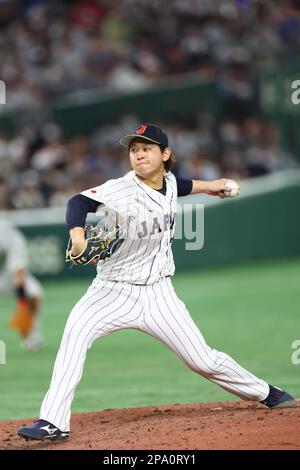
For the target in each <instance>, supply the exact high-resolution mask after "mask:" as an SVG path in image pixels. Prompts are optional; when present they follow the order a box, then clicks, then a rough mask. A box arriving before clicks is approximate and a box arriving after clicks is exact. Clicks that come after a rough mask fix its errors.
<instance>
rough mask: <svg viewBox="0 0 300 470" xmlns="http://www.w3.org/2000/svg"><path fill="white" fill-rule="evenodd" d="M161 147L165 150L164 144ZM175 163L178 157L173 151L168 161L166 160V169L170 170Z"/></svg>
mask: <svg viewBox="0 0 300 470" xmlns="http://www.w3.org/2000/svg"><path fill="white" fill-rule="evenodd" d="M159 147H160V149H161V151H162V152H163V151H164V150H165V149H164V148H163V146H162V145H160V146H159ZM175 163H176V157H175V155H174V154H173V152H172V151H171V155H170V158H169V159H168V160H167V161H166V162H164V166H165V170H166V171H170V170H171V169H172V168H173V166H174V165H175Z"/></svg>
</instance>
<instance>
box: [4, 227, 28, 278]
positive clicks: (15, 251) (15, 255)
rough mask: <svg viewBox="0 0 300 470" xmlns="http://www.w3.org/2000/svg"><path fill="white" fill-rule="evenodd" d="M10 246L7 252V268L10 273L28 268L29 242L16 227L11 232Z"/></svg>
mask: <svg viewBox="0 0 300 470" xmlns="http://www.w3.org/2000/svg"><path fill="white" fill-rule="evenodd" d="M9 240H10V242H9V247H8V253H7V268H8V270H9V272H10V273H14V272H16V271H18V270H19V269H27V266H28V252H27V242H26V239H25V237H24V235H23V234H22V233H21V232H20V231H19V230H16V229H15V228H12V229H11V230H10V233H9Z"/></svg>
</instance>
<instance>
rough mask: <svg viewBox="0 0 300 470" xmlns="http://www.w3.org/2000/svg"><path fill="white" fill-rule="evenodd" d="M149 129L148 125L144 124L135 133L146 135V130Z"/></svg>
mask: <svg viewBox="0 0 300 470" xmlns="http://www.w3.org/2000/svg"><path fill="white" fill-rule="evenodd" d="M146 129H147V125H146V124H142V125H141V127H139V128H138V129H137V130H136V131H135V133H136V134H138V135H140V134H144V132H145V130H146Z"/></svg>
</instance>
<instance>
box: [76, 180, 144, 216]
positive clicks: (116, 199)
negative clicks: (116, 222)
mask: <svg viewBox="0 0 300 470" xmlns="http://www.w3.org/2000/svg"><path fill="white" fill-rule="evenodd" d="M135 193H136V187H135V184H134V183H133V182H132V181H130V180H129V179H128V178H125V177H122V178H117V179H113V180H108V181H106V182H105V183H104V184H101V185H100V186H96V187H94V188H91V189H87V190H86V191H82V193H81V194H82V195H83V196H86V197H88V198H90V199H93V200H94V201H96V202H98V203H102V204H104V205H105V206H106V207H108V208H110V209H112V210H114V211H117V212H122V211H123V210H125V209H127V210H128V208H130V204H131V201H132V198H133V197H134V196H135Z"/></svg>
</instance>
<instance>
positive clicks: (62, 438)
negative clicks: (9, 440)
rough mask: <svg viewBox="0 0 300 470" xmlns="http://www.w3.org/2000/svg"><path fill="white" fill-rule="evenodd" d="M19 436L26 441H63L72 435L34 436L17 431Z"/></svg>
mask: <svg viewBox="0 0 300 470" xmlns="http://www.w3.org/2000/svg"><path fill="white" fill-rule="evenodd" d="M17 434H18V436H19V437H22V438H23V439H25V441H49V440H50V441H63V440H65V439H69V437H70V436H45V437H34V436H28V435H26V434H22V433H19V432H18V433H17Z"/></svg>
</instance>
